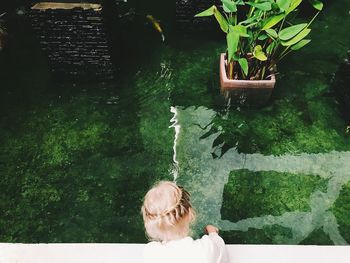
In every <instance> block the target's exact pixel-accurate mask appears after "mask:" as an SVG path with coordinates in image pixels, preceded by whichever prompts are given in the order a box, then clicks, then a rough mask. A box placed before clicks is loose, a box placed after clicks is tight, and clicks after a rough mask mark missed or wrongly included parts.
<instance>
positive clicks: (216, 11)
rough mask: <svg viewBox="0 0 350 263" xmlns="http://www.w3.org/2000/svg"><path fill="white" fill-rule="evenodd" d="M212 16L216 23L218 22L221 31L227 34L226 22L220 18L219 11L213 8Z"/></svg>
mask: <svg viewBox="0 0 350 263" xmlns="http://www.w3.org/2000/svg"><path fill="white" fill-rule="evenodd" d="M214 16H215V18H216V21H218V23H219V25H220V28H221V30H222V31H224V32H225V33H227V32H228V23H227V20H226V19H225V18H224V17H223V16H222V14H221V13H220V11H219V10H218V9H217V8H216V7H215V8H214Z"/></svg>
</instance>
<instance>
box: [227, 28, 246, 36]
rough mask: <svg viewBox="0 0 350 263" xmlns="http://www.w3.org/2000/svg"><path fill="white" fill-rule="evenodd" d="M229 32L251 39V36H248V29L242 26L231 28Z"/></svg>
mask: <svg viewBox="0 0 350 263" xmlns="http://www.w3.org/2000/svg"><path fill="white" fill-rule="evenodd" d="M229 30H230V32H235V33H236V34H238V35H239V36H241V37H249V35H248V34H247V28H246V27H245V26H242V25H237V26H231V25H230V26H229Z"/></svg>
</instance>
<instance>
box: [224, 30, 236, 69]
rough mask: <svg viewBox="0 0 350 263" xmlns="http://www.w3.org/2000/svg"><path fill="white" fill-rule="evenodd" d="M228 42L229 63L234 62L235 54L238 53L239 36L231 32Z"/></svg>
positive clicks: (227, 38)
mask: <svg viewBox="0 0 350 263" xmlns="http://www.w3.org/2000/svg"><path fill="white" fill-rule="evenodd" d="M226 40H227V51H228V62H231V61H232V58H233V55H234V53H236V51H237V47H238V41H239V35H238V34H236V33H235V32H229V33H228V34H227V36H226Z"/></svg>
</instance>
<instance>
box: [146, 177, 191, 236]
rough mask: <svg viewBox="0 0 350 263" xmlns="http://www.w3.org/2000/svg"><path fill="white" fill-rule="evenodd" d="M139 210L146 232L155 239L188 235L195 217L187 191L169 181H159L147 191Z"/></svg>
mask: <svg viewBox="0 0 350 263" xmlns="http://www.w3.org/2000/svg"><path fill="white" fill-rule="evenodd" d="M141 211H142V215H143V221H144V224H145V228H146V233H147V235H148V237H149V238H150V239H151V240H155V241H170V240H176V239H181V238H184V237H186V236H188V235H189V231H190V223H191V222H193V220H194V219H195V212H194V210H193V208H192V206H191V203H190V199H189V193H188V192H187V191H186V190H184V189H183V188H181V187H179V186H177V185H176V184H175V183H173V182H169V181H161V182H159V183H158V184H156V185H155V186H154V187H153V188H152V189H151V190H149V191H148V192H147V194H146V196H145V199H144V202H143V206H142V209H141Z"/></svg>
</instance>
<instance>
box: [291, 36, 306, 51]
mask: <svg viewBox="0 0 350 263" xmlns="http://www.w3.org/2000/svg"><path fill="white" fill-rule="evenodd" d="M310 42H311V39H303V40H301V41H299V42H298V43H297V44H295V45H294V46H291V48H290V49H291V50H298V49H301V48H302V47H304V46H306V45H307V44H309V43H310Z"/></svg>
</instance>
